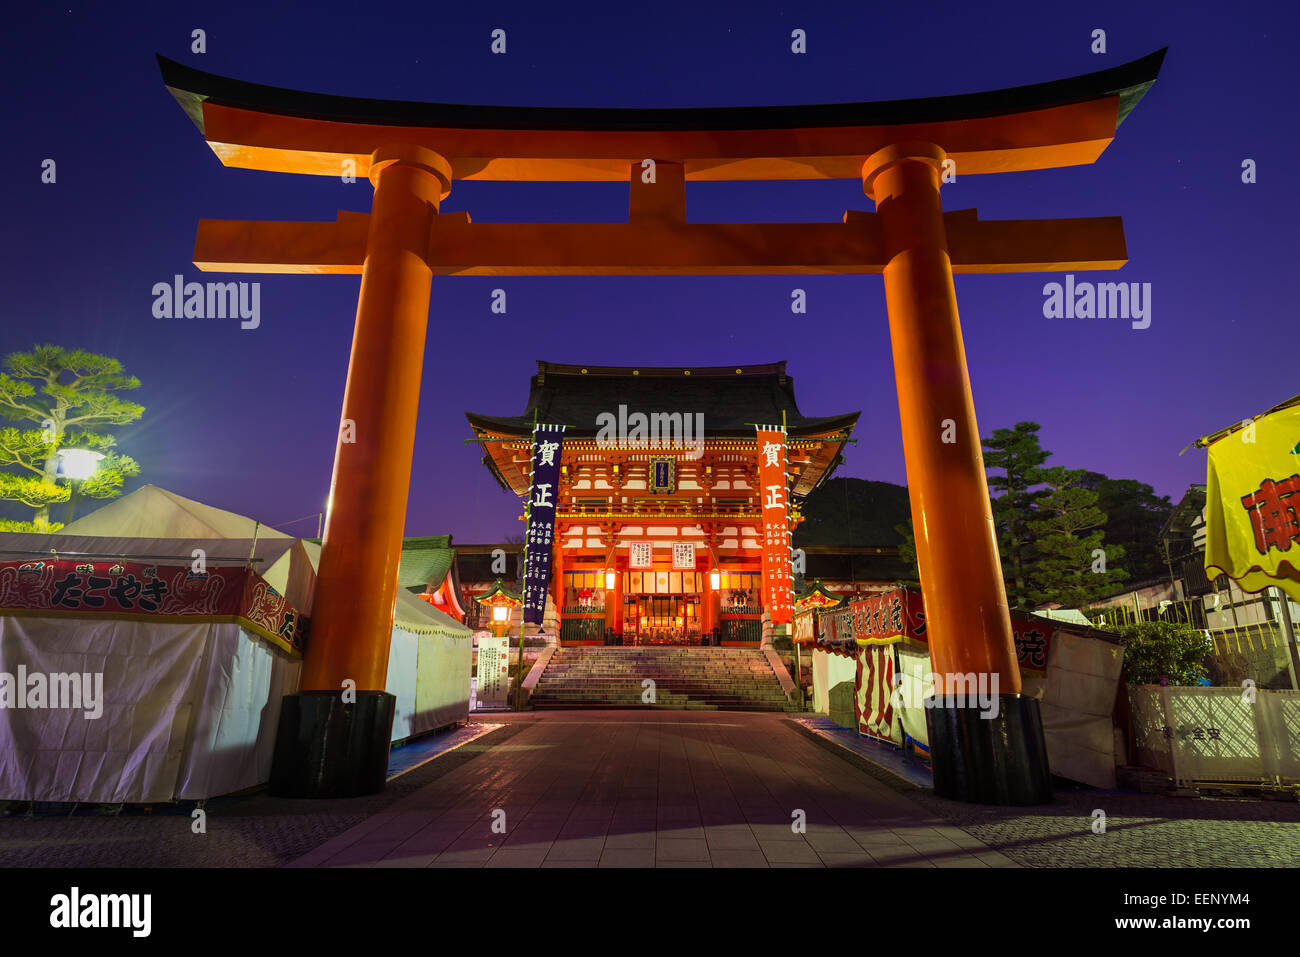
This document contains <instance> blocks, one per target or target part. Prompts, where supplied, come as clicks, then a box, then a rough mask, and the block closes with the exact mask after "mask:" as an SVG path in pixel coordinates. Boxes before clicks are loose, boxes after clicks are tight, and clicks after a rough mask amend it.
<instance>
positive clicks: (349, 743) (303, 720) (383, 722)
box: [270, 691, 397, 798]
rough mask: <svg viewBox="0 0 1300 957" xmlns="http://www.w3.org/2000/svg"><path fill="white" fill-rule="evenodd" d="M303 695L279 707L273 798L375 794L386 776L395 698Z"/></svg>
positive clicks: (372, 693) (288, 698) (369, 693)
mask: <svg viewBox="0 0 1300 957" xmlns="http://www.w3.org/2000/svg"><path fill="white" fill-rule="evenodd" d="M356 696H357V700H356V702H355V703H353V704H344V702H343V693H342V691H304V692H301V693H300V694H295V695H286V696H285V697H284V699H283V700H282V701H281V703H280V727H279V729H278V731H277V732H276V736H275V757H274V759H273V761H272V763H271V783H270V791H271V793H272V794H273V795H275V796H276V797H295V798H340V797H360V796H361V795H363V794H376V793H378V792H379V791H382V790H383V789H384V781H385V779H386V778H387V776H388V751H389V744H390V742H389V739H390V738H391V737H392V733H393V712H394V710H395V707H396V704H397V698H395V697H394V696H393V695H391V694H389V693H388V692H386V691H358V692H356Z"/></svg>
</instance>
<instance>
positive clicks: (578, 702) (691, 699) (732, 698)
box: [531, 646, 799, 711]
mask: <svg viewBox="0 0 1300 957" xmlns="http://www.w3.org/2000/svg"><path fill="white" fill-rule="evenodd" d="M647 678H649V679H651V680H653V681H654V691H655V694H654V703H653V704H650V703H643V699H642V696H643V694H644V693H645V688H644V686H643V685H642V682H643V681H645V679H647ZM531 700H532V704H533V707H534V708H671V709H679V710H692V711H696V710H698V711H798V710H799V708H798V705H797V704H795V703H794V702H791V701H788V700H787V699H786V696H785V692H784V691H782V690H781V683H780V681H779V680H778V679H777V677H776V673H775V672H773V670H772V666H771V665H770V664H769V663H768V660H767V657H766V656H765V655H764V654H763V653H762V652H761V651H759V650H758V649H756V648H709V647H705V648H679V647H638V648H620V647H591V646H587V647H572V648H560V649H558V650H557V651H556V652H555V654H554V655H553V656H552V658H551V660H550V663H549V664H547V666H546V671H545V672H543V674H542V677H541V680H540V681H538V683H537V688H536V689H535V690H534V691H533V694H532V699H531Z"/></svg>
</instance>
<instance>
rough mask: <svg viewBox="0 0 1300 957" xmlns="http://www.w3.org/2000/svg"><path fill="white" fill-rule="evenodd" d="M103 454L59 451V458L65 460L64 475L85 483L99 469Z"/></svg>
mask: <svg viewBox="0 0 1300 957" xmlns="http://www.w3.org/2000/svg"><path fill="white" fill-rule="evenodd" d="M103 457H104V453H103V452H94V451H91V450H90V449H59V458H60V459H62V460H63V474H64V476H66V477H67V478H70V479H75V480H76V481H78V482H81V481H85V480H86V479H88V478H90V477H91V476H92V475H94V474H95V470H96V469H97V468H99V462H100V459H102V458H103Z"/></svg>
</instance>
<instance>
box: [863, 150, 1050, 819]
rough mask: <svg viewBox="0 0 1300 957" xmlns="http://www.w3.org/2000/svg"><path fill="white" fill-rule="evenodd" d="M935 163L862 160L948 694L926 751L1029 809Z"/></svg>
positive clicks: (1039, 787)
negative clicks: (880, 251) (976, 694)
mask: <svg viewBox="0 0 1300 957" xmlns="http://www.w3.org/2000/svg"><path fill="white" fill-rule="evenodd" d="M944 159H945V156H944V153H943V150H941V149H940V148H939V147H937V146H934V145H933V144H928V143H903V144H896V145H894V146H890V147H886V148H885V149H882V150H880V151H879V152H877V153H875V154H873V155H872V156H870V157H868V159H867V160H866V162H865V163H864V164H863V168H862V174H863V187H864V189H865V191H866V193H867V195H868V196H870V197H871V198H872V199H873V200H874V201H875V203H876V209H877V213H878V215H879V217H880V225H881V230H882V233H883V238H884V244H885V256H886V265H885V268H884V282H885V298H886V302H887V305H888V309H889V334H890V341H891V343H892V346H893V353H894V375H895V379H896V383H897V388H898V407H899V415H900V418H901V420H902V433H903V453H904V458H905V462H906V466H907V486H908V494H909V497H910V499H911V505H912V523H913V527H914V529H915V534H916V552H917V565H918V566H919V568H920V574H921V587H922V590H923V593H924V599H925V612H926V625H927V630H926V631H927V638H928V640H929V646H930V660H931V665H932V667H933V670H934V680H935V692H936V695H939V696H945V694H946V695H949V697H947V698H946V700H945V699H944V698H943V697H941V698H940V699H939V700H938V701H937V702H936V707H935V708H933V709H931V711H930V716H931V722H932V724H933V725H935V726H936V730H935V731H934V732H933V735H934V737H936V738H937V739H938V751H939V752H945V751H951V752H953V753H936V754H935V756H934V762H935V789H936V791H937V792H939V793H941V794H945V796H952V797H962V798H965V799H972V800H987V801H992V802H996V803H1038V802H1039V801H1040V800H1042V799H1044V798H1043V794H1044V788H1045V789H1046V791H1045V793H1046V799H1049V800H1050V795H1051V789H1050V777H1048V775H1047V766H1046V750H1045V747H1041V746H1040V745H1041V741H1042V729H1041V721H1040V719H1039V717H1038V712H1037V702H1036V701H1034V699H1025V698H1021V696H1020V691H1021V683H1020V669H1019V667H1018V665H1017V663H1016V653H1015V643H1014V641H1013V639H1012V631H1011V618H1010V614H1009V612H1008V608H1007V598H1006V590H1005V587H1004V585H1003V579H1002V566H1001V561H1000V558H999V555H998V546H997V538H996V533H995V530H994V525H993V515H992V509H991V507H990V504H989V493H988V484H987V480H986V477H985V470H984V455H983V452H982V449H981V443H980V432H979V426H978V425H977V424H976V421H975V405H974V402H973V400H972V397H971V389H970V378H969V374H968V372H967V368H966V351H965V347H964V346H963V344H962V335H961V322H960V319H959V317H958V314H957V296H956V290H955V288H954V285H953V278H952V264H951V262H950V260H949V258H948V248H947V237H946V234H945V231H944V224H943V209H942V204H941V201H940V197H939V186H940V170H941V168H942V165H943V162H944ZM953 675H973V676H974V677H975V679H976V681H977V682H979V681H983V682H984V684H983V689H984V692H985V699H984V700H985V702H986V705H984V706H981V707H978V708H977V707H976V705H977V704H980V702H979V701H978V699H977V700H975V701H972V700H970V698H969V697H966V698H964V699H962V700H957V701H956V703H955V704H954V698H953V697H951V695H953V694H954V693H955V692H959V691H960V690H961V686H959V685H957V684H956V682H953V681H950V680H948V679H949V678H950V676H953ZM994 677H996V685H995V684H994V680H993V679H994ZM977 687H978V685H977ZM994 698H996V699H998V700H996V701H994V700H993V699H994ZM1025 702H1031V704H1025ZM1007 722H1010V723H1011V725H1012V726H1013V727H1011V729H1010V730H1006V724H1007ZM999 729H1003V730H999ZM999 736H1001V737H1002V738H1003V739H1004V740H1003V741H1002V742H1001V743H1000V744H999V742H998V740H997V739H998V738H999ZM1007 738H1012V739H1015V740H1013V741H1011V742H1010V743H1008V741H1007V740H1006V739H1007ZM1022 738H1023V740H1022ZM976 739H979V740H976ZM981 741H982V742H983V743H980V742H981ZM1004 748H1010V749H1011V751H1013V752H1014V753H1002V751H1001V750H1000V749H1004ZM990 749H991V750H990ZM1040 765H1041V766H1040ZM1004 772H1005V773H1004ZM1022 778H1023V780H1021V779H1022Z"/></svg>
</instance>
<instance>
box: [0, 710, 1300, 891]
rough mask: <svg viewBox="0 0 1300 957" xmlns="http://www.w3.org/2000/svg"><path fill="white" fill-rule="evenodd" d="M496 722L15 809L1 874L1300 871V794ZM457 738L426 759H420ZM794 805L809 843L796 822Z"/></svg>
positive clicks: (8, 819) (747, 737) (584, 719)
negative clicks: (265, 771) (993, 802)
mask: <svg viewBox="0 0 1300 957" xmlns="http://www.w3.org/2000/svg"><path fill="white" fill-rule="evenodd" d="M484 720H485V721H486V722H488V723H491V724H494V725H497V724H499V725H503V726H502V727H497V728H496V729H495V730H492V731H489V732H488V733H485V734H482V735H479V736H477V737H474V736H473V733H472V732H473V730H476V729H471V731H469V732H466V731H460V732H456V735H455V736H446V738H445V739H444V740H441V741H432V742H429V743H427V744H424V743H422V745H421V749H420V750H417V749H412V751H411V752H409V753H408V758H409V759H410V762H411V763H410V765H408V768H409V769H408V770H406V771H405V772H404V773H401V774H399V775H398V776H396V777H394V778H392V779H391V780H390V781H389V783H388V787H387V788H386V789H385V790H384V791H383V792H381V793H379V794H374V795H368V796H366V797H363V798H350V799H345V800H333V801H310V800H288V799H281V798H272V797H269V796H268V795H266V794H265V793H256V794H252V795H245V796H243V797H230V798H220V799H215V800H211V801H208V802H207V806H206V811H207V822H206V823H207V827H206V831H204V832H203V833H195V831H194V829H193V827H192V825H193V822H192V820H191V817H190V812H191V809H192V805H191V804H190V803H189V802H185V803H182V804H180V805H177V806H175V807H168V806H158V807H155V808H153V809H152V813H146V809H139V808H128V809H127V810H126V811H125V812H124V813H122V814H121V815H120V816H103V815H95V814H87V813H85V812H84V810H83V811H81V812H78V813H77V814H76V816H66V815H67V812H66V811H64V812H63V815H58V814H57V813H55V812H53V811H51V810H50V809H45V810H43V811H42V813H40V814H38V816H36V817H35V818H28V817H26V816H25V815H24V814H22V813H17V814H12V815H10V816H0V866H3V867H56V866H61V867H128V866H136V867H230V866H238V867H278V866H284V865H291V866H319V865H325V866H358V867H367V866H382V867H394V866H397V867H401V866H410V867H425V866H436V867H447V866H452V867H481V866H488V867H502V866H517V867H591V866H601V867H611V866H635V867H651V866H657V867H708V866H715V867H729V866H745V867H822V866H868V867H870V866H895V867H896V866H911V867H924V868H929V867H977V868H983V867H1006V866H1024V867H1117V866H1148V867H1205V866H1215V865H1217V866H1223V867H1278V866H1283V867H1285V866H1290V867H1295V866H1297V865H1300V804H1296V803H1295V802H1291V803H1277V802H1272V801H1261V800H1258V799H1254V798H1221V799H1213V800H1206V799H1200V800H1194V799H1192V800H1189V799H1180V798H1172V797H1165V796H1163V795H1154V794H1134V793H1126V792H1102V791H1096V790H1092V789H1086V788H1078V789H1073V790H1058V791H1057V792H1056V795H1055V800H1054V801H1053V803H1051V804H1048V805H1044V806H1042V807H1032V808H1000V807H989V806H983V805H969V804H960V803H957V802H954V801H947V800H944V799H943V798H938V797H935V796H934V794H933V792H930V791H927V790H925V789H923V788H918V787H915V786H914V785H912V784H909V783H908V782H907V781H905V780H903V779H901V778H900V777H899V776H898V775H896V774H891V773H890V772H888V771H886V770H883V769H881V768H880V767H878V766H876V765H874V764H871V763H868V762H867V761H866V760H864V758H863V757H861V756H860V755H859V754H856V753H854V751H850V750H846V749H844V748H843V747H841V746H840V744H838V743H837V742H836V741H835V740H828V739H827V738H825V737H821V736H818V735H817V734H816V733H814V732H813V731H811V730H808V729H806V728H803V727H801V726H800V725H799V724H797V723H796V722H795V721H792V720H788V719H787V717H786V716H784V715H775V714H771V715H769V714H743V713H728V712H681V711H613V712H560V711H554V712H537V713H533V714H524V715H509V714H493V715H491V716H488V717H486V718H485V719H484ZM457 736H459V737H457ZM456 741H461V742H463V743H461V744H460V745H459V746H457V747H454V749H453V750H450V751H444V752H443V753H441V754H439V755H438V757H437V758H436V759H434V760H430V761H425V762H423V763H421V762H420V760H419V759H420V757H421V755H422V753H423V749H425V748H427V749H431V750H437V749H439V748H442V747H445V746H447V745H454V744H455V743H456ZM400 753H401V752H398V754H400ZM1097 809H1101V810H1104V811H1105V813H1106V816H1107V824H1106V831H1105V833H1104V834H1095V833H1093V830H1092V823H1093V812H1094V811H1095V810H1097ZM494 811H500V812H503V815H504V816H502V815H501V814H494V813H493V812H494ZM796 811H802V812H803V816H804V818H805V820H806V830H805V831H804V832H803V833H799V832H797V831H795V830H793V829H792V828H791V823H792V821H793V820H794V819H795V818H794V817H793V815H794V813H795V812H796ZM495 821H501V822H502V824H503V826H504V833H501V829H500V827H498V829H497V830H495V831H494V830H493V824H494V822H495Z"/></svg>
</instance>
